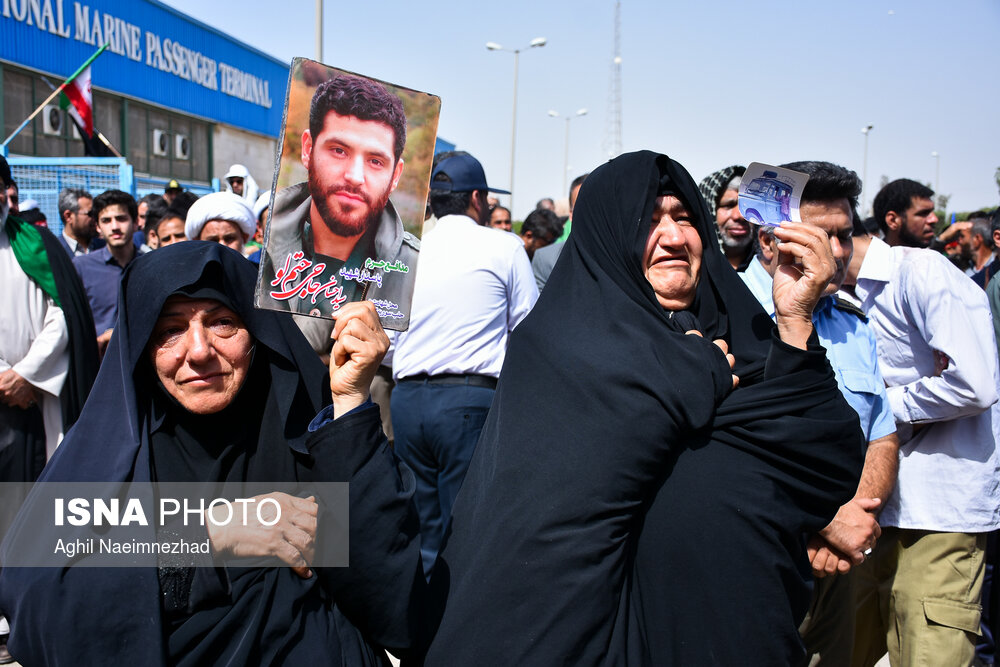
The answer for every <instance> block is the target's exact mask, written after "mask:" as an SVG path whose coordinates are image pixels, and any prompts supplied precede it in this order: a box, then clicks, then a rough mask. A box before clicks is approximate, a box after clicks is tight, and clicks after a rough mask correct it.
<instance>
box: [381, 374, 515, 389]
mask: <svg viewBox="0 0 1000 667" xmlns="http://www.w3.org/2000/svg"><path fill="white" fill-rule="evenodd" d="M399 381H400V382H426V383H427V384H462V385H467V386H469V387H485V388H486V389H496V388H497V379H496V378H495V377H492V376H490V375H478V374H476V373H441V374H439V375H428V374H427V373H417V374H416V375H408V376H406V377H405V378H399Z"/></svg>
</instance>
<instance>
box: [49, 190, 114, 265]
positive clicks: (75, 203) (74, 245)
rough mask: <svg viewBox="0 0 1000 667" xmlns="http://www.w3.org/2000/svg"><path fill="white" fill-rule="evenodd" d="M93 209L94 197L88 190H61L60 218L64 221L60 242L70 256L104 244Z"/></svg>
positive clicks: (83, 253) (84, 253)
mask: <svg viewBox="0 0 1000 667" xmlns="http://www.w3.org/2000/svg"><path fill="white" fill-rule="evenodd" d="M93 209H94V197H93V195H91V194H90V193H89V192H87V191H86V190H80V189H78V188H63V189H62V191H60V192H59V219H60V220H62V223H63V232H62V234H61V235H60V236H59V242H60V243H61V244H62V247H63V248H65V249H66V252H68V253H69V256H70V258H73V257H77V256H79V255H86V254H87V253H89V252H91V251H93V250H98V249H99V248H101V247H103V246H104V241H103V240H102V239H101V238H100V235H99V234H98V233H97V219H96V218H95V217H94V210H93Z"/></svg>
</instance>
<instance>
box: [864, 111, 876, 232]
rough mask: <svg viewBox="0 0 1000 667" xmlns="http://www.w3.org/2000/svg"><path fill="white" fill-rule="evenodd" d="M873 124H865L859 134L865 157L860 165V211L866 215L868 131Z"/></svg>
mask: <svg viewBox="0 0 1000 667" xmlns="http://www.w3.org/2000/svg"><path fill="white" fill-rule="evenodd" d="M874 127H875V126H874V125H865V126H864V127H863V128H861V134H863V135H865V159H864V162H862V167H861V191H862V195H861V212H862V215H868V133H869V132H871V131H872V129H874Z"/></svg>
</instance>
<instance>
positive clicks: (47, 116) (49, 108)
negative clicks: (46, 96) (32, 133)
mask: <svg viewBox="0 0 1000 667" xmlns="http://www.w3.org/2000/svg"><path fill="white" fill-rule="evenodd" d="M62 129H63V113H62V110H61V109H60V108H59V107H58V106H56V105H55V104H47V105H46V106H45V108H44V109H42V132H44V133H45V134H47V135H49V136H53V137H61V136H62V133H63V132H62Z"/></svg>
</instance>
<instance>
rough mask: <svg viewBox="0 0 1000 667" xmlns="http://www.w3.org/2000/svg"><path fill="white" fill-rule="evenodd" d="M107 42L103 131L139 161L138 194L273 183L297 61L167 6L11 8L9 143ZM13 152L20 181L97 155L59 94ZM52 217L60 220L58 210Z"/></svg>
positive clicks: (4, 56) (5, 34)
mask: <svg viewBox="0 0 1000 667" xmlns="http://www.w3.org/2000/svg"><path fill="white" fill-rule="evenodd" d="M104 43H108V48H107V50H105V52H104V53H102V54H101V55H100V56H99V57H98V58H97V59H96V60H95V61H94V63H93V65H92V66H91V86H92V95H93V104H94V114H93V119H94V128H95V130H97V131H99V132H100V133H101V134H102V135H103V136H104V137H105V138H106V139H107V141H108V143H110V144H111V145H112V146H114V148H115V149H116V150H117V151H118V152H119V153H120V154H121V155H122V157H123V158H124V159H125V160H126V161H127V164H128V166H129V167H130V172H131V178H132V179H134V180H133V181H132V184H133V187H132V191H133V192H134V193H136V194H138V195H142V194H145V193H148V192H162V191H163V187H164V185H165V184H166V182H167V181H169V180H170V179H177V180H178V181H180V183H181V184H182V185H183V186H184V187H186V188H188V189H190V190H192V191H194V192H196V193H199V194H201V193H204V192H208V191H209V190H213V189H217V188H218V187H219V180H218V179H220V178H222V177H223V176H224V175H225V173H226V171H227V170H228V169H229V166H230V165H232V164H234V163H239V164H243V165H245V166H246V167H247V168H248V169H249V170H250V173H251V174H252V175H253V177H254V178H255V179H256V180H257V181H258V183H259V184H260V185H261V187H262V188H267V187H268V186H269V185H270V183H271V178H272V173H273V170H274V156H275V147H276V145H277V141H278V134H279V132H280V129H281V116H282V107H283V105H284V99H285V89H286V86H287V85H288V71H289V66H288V63H284V62H282V61H280V60H278V59H276V58H274V57H272V56H269V55H267V54H265V53H263V52H261V51H259V50H257V49H255V48H253V47H251V46H248V45H247V44H244V43H242V42H240V41H238V40H236V39H233V38H232V37H230V36H228V35H226V34H224V33H222V32H220V31H218V30H216V29H214V28H212V27H210V26H207V25H205V24H204V23H201V22H200V21H197V20H195V19H193V18H191V17H189V16H186V15H185V14H182V13H181V12H178V11H176V10H175V9H172V8H170V7H168V6H166V5H164V4H162V3H160V2H156V1H155V0H129V2H121V1H120V0H75V1H71V0H3V2H2V12H0V90H2V97H0V127H2V128H3V131H4V132H3V135H4V139H6V138H7V137H9V136H10V134H11V133H12V132H13V131H14V130H15V129H16V128H17V127H18V126H19V125H21V123H22V122H23V121H24V120H25V118H27V117H28V116H29V115H30V114H31V113H32V111H34V110H35V108H36V107H37V106H38V105H39V104H41V103H42V102H43V101H45V99H46V98H47V97H48V96H49V95H50V94H51V93H52V91H53V88H54V87H58V86H59V84H61V83H62V82H63V81H64V80H65V79H66V78H67V77H69V76H70V75H71V74H72V73H73V72H74V71H75V70H76V69H77V68H78V67H79V66H80V65H82V64H83V63H84V62H85V61H86V60H87V58H89V57H90V56H91V55H92V54H93V53H94V52H95V51H97V49H99V48H100V47H101V45H103V44H104ZM6 154H7V155H8V156H9V157H11V158H14V159H12V160H11V163H12V165H15V170H14V171H15V178H16V179H18V180H19V183H20V178H19V177H18V171H19V169H18V168H17V166H16V164H17V162H18V160H17V159H16V158H18V157H19V156H20V157H32V158H83V157H84V156H85V146H84V142H83V141H82V139H81V138H80V134H79V132H78V131H77V128H76V126H75V124H74V123H73V122H72V121H71V120H70V118H69V116H68V115H67V113H66V112H65V111H63V110H62V109H61V108H60V105H59V97H58V96H57V97H56V98H55V99H54V100H53V101H52V102H51V103H50V104H48V105H47V106H46V107H45V108H44V109H43V111H42V112H41V113H39V114H38V115H37V116H36V117H35V118H34V119H33V120H32V122H31V123H29V124H28V126H27V127H25V128H24V130H22V131H21V132H20V134H18V135H17V136H16V137H14V138H13V139H12V140H11V141H10V142H9V143H8V144H7V146H6ZM51 162H52V163H54V162H57V161H55V160H53V161H51ZM64 162H65V164H67V165H73V164H82V161H78V160H64ZM39 163H43V164H49V163H50V161H49V160H39ZM23 189H24V186H23V185H22V190H23ZM29 189H30V188H29ZM94 189H96V190H98V191H100V190H102V189H104V188H101V187H97V188H94ZM29 194H30V192H29ZM23 198H25V197H24V195H23V194H22V199H23ZM43 200H44V201H45V202H49V200H50V198H49V197H44V198H42V197H39V201H40V202H41V201H43ZM49 209H51V210H49ZM43 212H44V213H45V214H46V216H47V217H48V219H49V221H50V225H51V223H52V222H53V218H54V217H55V218H56V219H57V218H58V215H57V213H56V211H55V209H54V206H52V205H51V204H49V206H47V207H43ZM56 222H57V224H56V225H55V226H57V227H61V225H59V224H58V220H56Z"/></svg>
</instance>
